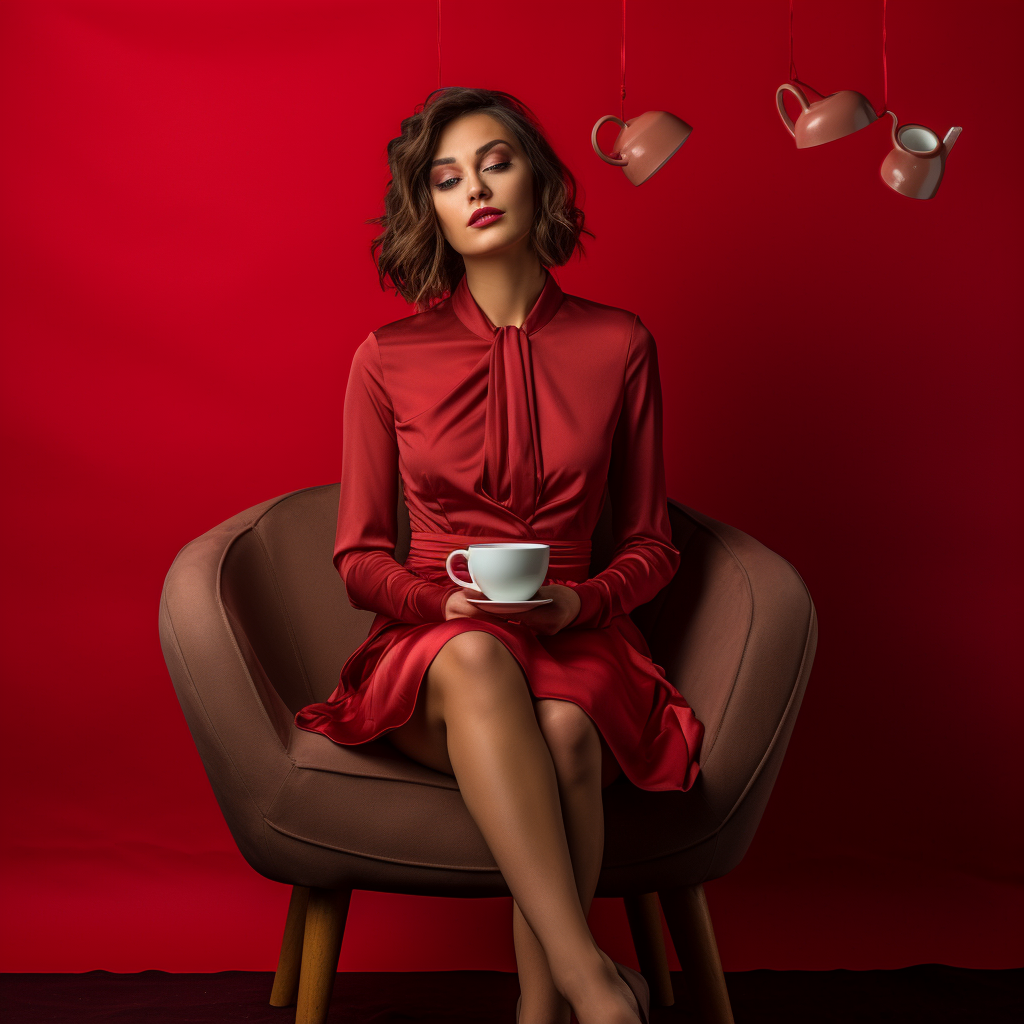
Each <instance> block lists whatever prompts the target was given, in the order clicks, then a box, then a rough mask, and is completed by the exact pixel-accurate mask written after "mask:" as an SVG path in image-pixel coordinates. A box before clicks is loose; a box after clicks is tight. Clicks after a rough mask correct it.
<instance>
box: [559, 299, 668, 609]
mask: <svg viewBox="0 0 1024 1024" xmlns="http://www.w3.org/2000/svg"><path fill="white" fill-rule="evenodd" d="M608 490H609V495H610V498H611V502H612V530H613V539H614V544H615V547H614V552H613V555H612V559H611V562H610V563H609V564H608V566H607V568H605V569H604V570H602V571H601V572H600V573H598V574H597V575H596V576H592V577H591V578H590V579H588V580H585V581H583V582H582V583H578V584H575V590H576V593H577V594H579V597H580V602H581V604H580V610H579V613H578V614H577V616H576V618H575V619H573V620H572V622H570V623H569V626H570V627H573V626H579V627H585V628H591V629H598V628H601V627H604V626H607V625H608V624H609V623H610V622H611V620H612V618H613V617H614V616H615V615H624V614H629V612H631V611H632V610H633V609H634V608H637V607H639V606H640V605H642V604H645V603H646V602H647V601H650V600H651V598H653V597H654V596H655V594H657V593H658V591H659V590H661V589H662V588H663V587H664V586H665V585H666V584H667V583H668V582H669V581H670V580H671V579H672V577H673V576H674V575H675V572H676V570H677V569H678V568H679V563H680V552H679V550H678V548H676V547H674V546H673V544H672V527H671V524H670V521H669V517H668V500H667V497H666V487H665V464H664V459H663V453H662V398H661V378H660V376H659V373H658V350H657V347H656V345H655V342H654V338H653V337H652V336H651V333H650V331H648V330H647V328H646V327H645V326H644V325H643V323H642V322H641V320H640V318H639V317H636V318H634V321H633V330H632V333H631V336H630V342H629V351H628V354H627V357H626V368H625V383H624V393H623V402H622V409H621V411H620V413H619V421H618V423H617V425H616V428H615V434H614V437H613V439H612V454H611V463H610V466H609V474H608ZM567 628H568V627H567Z"/></svg>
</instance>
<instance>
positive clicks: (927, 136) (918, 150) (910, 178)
mask: <svg viewBox="0 0 1024 1024" xmlns="http://www.w3.org/2000/svg"><path fill="white" fill-rule="evenodd" d="M886 113H887V114H890V115H891V116H892V145H893V148H892V150H890V152H889V154H888V156H886V158H885V159H884V160H883V161H882V172H881V173H882V181H884V182H885V183H886V185H888V186H889V188H891V189H894V190H895V191H896V192H899V194H900V195H903V196H908V197H909V198H911V199H931V198H932V196H934V195H935V193H936V192H937V191H938V188H939V183H940V182H941V181H942V173H943V171H944V170H945V168H946V157H947V156H949V151H950V150H951V149H952V148H953V143H954V142H956V140H957V139H958V138H959V137H960V132H962V131H963V129H962V128H950V129H949V131H948V132H946V137H945V138H944V139H942V140H941V141H940V140H939V137H938V135H936V134H935V132H933V131H932V130H931V128H926V127H925V126H924V125H923V124H905V125H904V126H903V127H902V128H900V129H899V130H898V131H897V126H898V125H899V120H898V119H897V117H896V115H895V114H893V112H892V111H891V110H887V111H886Z"/></svg>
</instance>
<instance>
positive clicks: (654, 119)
mask: <svg viewBox="0 0 1024 1024" xmlns="http://www.w3.org/2000/svg"><path fill="white" fill-rule="evenodd" d="M605 121H615V122H617V123H618V124H621V125H622V131H621V132H619V134H618V137H617V138H616V140H615V149H614V150H613V152H614V153H615V156H609V155H608V154H607V153H604V152H602V150H601V147H600V146H599V145H598V144H597V130H598V129H599V128H600V127H601V125H603V124H604V123H605ZM692 131H693V129H692V128H691V127H690V126H689V125H688V124H687V123H686V122H685V121H681V120H680V119H679V118H678V117H676V116H675V114H670V113H668V112H667V111H665V110H648V111H646V112H645V113H643V114H639V115H637V116H636V117H631V118H630V119H629V120H628V121H621V120H619V118H617V117H616V116H615V115H614V114H605V116H604V117H602V118H601V119H600V120H599V121H598V122H597V124H595V125H594V130H593V131H592V132H591V133H590V142H591V145H592V146H593V147H594V152H595V153H596V154H597V155H598V156H599V157H600V158H601V159H602V160H604V161H605V162H606V163H609V164H615V165H616V166H617V167H621V168H622V170H623V172H624V173H625V175H626V177H627V178H629V180H630V181H631V182H633V184H634V185H642V184H643V183H644V182H645V181H646V180H647V179H648V178H649V177H650V176H651V175H652V174H654V172H655V171H658V170H661V168H662V167H664V166H665V164H666V163H667V162H668V159H669V157H671V156H672V154H673V153H675V151H676V150H677V149H678V148H679V147H680V146H681V145H682V144H683V143H684V142H685V141H686V140H687V139H688V138H689V137H690V132H692Z"/></svg>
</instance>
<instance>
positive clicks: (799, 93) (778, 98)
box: [775, 82, 810, 138]
mask: <svg viewBox="0 0 1024 1024" xmlns="http://www.w3.org/2000/svg"><path fill="white" fill-rule="evenodd" d="M786 89H788V90H789V91H790V92H791V93H792V94H793V95H794V96H795V97H796V98H797V99H798V100H799V101H800V113H801V114H802V113H804V111H806V110H807V109H808V108H809V106H810V105H809V104H808V102H807V97H806V96H805V95H804V93H803V90H802V89H801V88H800V87H799V86H796V85H793V84H792V83H791V82H783V83H782V85H780V86H779V87H778V89H776V90H775V102H776V103H777V104H778V105H779V115H780V116H781V117H782V123H783V124H784V125H785V126H786V127H787V128H788V129H789V134H790V135H792V136H793V138H796V131H794V129H793V119H792V118H791V117H790V116H789V114H787V113H786V105H785V104H784V103H783V102H782V94H783V92H785V90H786Z"/></svg>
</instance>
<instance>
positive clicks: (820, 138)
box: [775, 82, 878, 149]
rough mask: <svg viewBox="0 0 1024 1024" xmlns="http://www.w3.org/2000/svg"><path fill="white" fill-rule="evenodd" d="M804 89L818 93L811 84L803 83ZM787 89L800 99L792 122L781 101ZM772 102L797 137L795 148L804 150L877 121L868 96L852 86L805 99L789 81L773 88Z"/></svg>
mask: <svg viewBox="0 0 1024 1024" xmlns="http://www.w3.org/2000/svg"><path fill="white" fill-rule="evenodd" d="M801 84H803V83H801ZM804 88H805V89H807V90H808V91H809V92H812V93H814V94H815V95H816V96H819V97H820V96H821V94H820V93H819V92H818V90H817V89H812V88H810V86H804ZM786 90H789V92H791V93H792V94H793V95H794V96H795V97H796V98H797V100H798V101H799V102H800V107H801V110H800V113H799V114H798V115H797V119H796V123H795V124H794V122H793V119H792V118H791V117H790V116H789V114H788V113H787V112H786V108H785V106H784V104H783V102H782V97H783V94H784V93H785V92H786ZM775 102H776V103H777V104H778V107H779V116H780V117H781V118H782V123H783V124H784V125H785V126H786V128H787V129H788V130H789V134H790V135H792V136H793V138H794V139H796V148H797V149H807V148H809V147H810V146H820V145H822V143H825V142H833V141H835V140H836V139H841V138H843V137H844V136H846V135H852V134H853V133H854V132H856V131H860V129H861V128H866V127H867V126H868V125H869V124H871V123H872V122H873V121H877V120H878V115H877V114H876V113H875V111H874V109H873V108H872V106H871V104H870V103H869V102H868V99H867V97H866V96H863V95H861V94H860V93H859V92H855V91H854V90H853V89H841V90H840V91H839V92H834V93H830V94H829V95H828V96H824V97H821V98H820V99H818V100H815V101H814V102H808V99H807V96H806V94H805V93H804V90H803V89H801V88H800V86H798V85H794V84H793V83H792V82H783V83H782V85H780V86H779V87H778V89H776V90H775Z"/></svg>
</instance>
